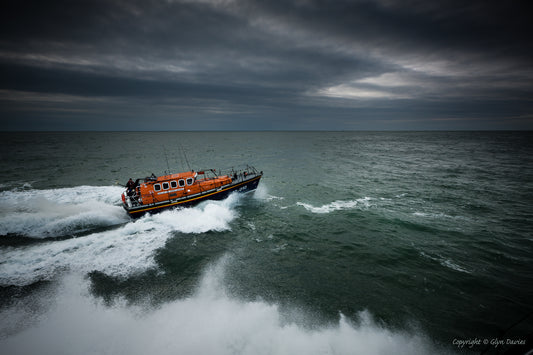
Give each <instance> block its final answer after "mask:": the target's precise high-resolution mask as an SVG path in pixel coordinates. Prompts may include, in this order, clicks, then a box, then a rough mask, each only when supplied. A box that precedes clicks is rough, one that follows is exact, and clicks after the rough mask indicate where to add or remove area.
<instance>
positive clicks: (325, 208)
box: [296, 197, 371, 213]
mask: <svg viewBox="0 0 533 355" xmlns="http://www.w3.org/2000/svg"><path fill="white" fill-rule="evenodd" d="M370 200H371V198H370V197H364V198H360V199H357V200H349V201H341V200H337V201H333V202H331V203H328V204H325V205H322V206H320V207H315V206H313V205H310V204H308V203H303V202H297V203H296V205H298V206H302V207H303V208H305V209H306V210H308V211H309V212H312V213H330V212H333V211H338V210H345V209H353V208H361V207H362V208H368V207H370Z"/></svg>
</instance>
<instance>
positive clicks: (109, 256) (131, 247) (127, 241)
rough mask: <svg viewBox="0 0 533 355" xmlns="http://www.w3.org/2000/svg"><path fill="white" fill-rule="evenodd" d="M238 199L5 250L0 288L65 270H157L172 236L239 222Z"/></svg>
mask: <svg viewBox="0 0 533 355" xmlns="http://www.w3.org/2000/svg"><path fill="white" fill-rule="evenodd" d="M238 199H239V196H238V194H233V195H230V196H229V197H228V198H227V199H226V200H223V201H206V202H203V203H201V204H200V205H198V206H196V207H194V208H186V209H178V210H169V211H165V212H162V213H159V214H155V215H146V216H144V217H142V218H140V219H138V220H135V221H131V220H130V219H129V217H128V219H127V221H130V222H129V223H126V224H122V225H119V226H117V227H116V228H113V229H108V230H105V231H102V232H96V233H92V234H88V235H85V236H83V237H78V238H71V239H64V240H50V241H47V242H43V243H37V244H33V245H28V246H22V247H17V248H5V249H4V250H2V259H3V260H2V263H0V285H19V286H21V285H28V284H31V283H33V282H35V281H38V280H50V279H53V278H54V277H55V275H56V274H57V273H58V272H64V271H65V270H70V271H74V272H78V273H82V274H84V273H88V272H91V271H94V270H97V271H101V272H104V273H106V274H108V275H113V276H121V277H124V276H128V275H131V274H134V273H138V272H143V271H146V270H147V269H150V268H156V267H157V265H156V263H155V261H154V254H155V251H156V250H157V249H159V248H161V247H163V246H164V245H165V242H166V241H167V239H168V238H169V237H171V236H173V235H174V234H173V233H172V232H175V231H178V232H184V233H204V232H207V231H224V230H229V229H230V222H231V221H232V220H233V219H234V218H236V217H237V212H236V211H235V209H234V206H235V205H236V204H237V203H238ZM122 213H124V215H125V212H124V211H122ZM56 218H57V219H62V218H63V217H56ZM51 221H54V220H53V219H51ZM31 223H34V222H30V224H31ZM183 237H185V236H183Z"/></svg>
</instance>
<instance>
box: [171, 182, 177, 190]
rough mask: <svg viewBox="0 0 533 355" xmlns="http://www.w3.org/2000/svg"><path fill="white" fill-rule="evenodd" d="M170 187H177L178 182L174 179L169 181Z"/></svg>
mask: <svg viewBox="0 0 533 355" xmlns="http://www.w3.org/2000/svg"><path fill="white" fill-rule="evenodd" d="M170 187H172V188H173V189H175V188H176V187H178V183H177V182H176V181H171V182H170Z"/></svg>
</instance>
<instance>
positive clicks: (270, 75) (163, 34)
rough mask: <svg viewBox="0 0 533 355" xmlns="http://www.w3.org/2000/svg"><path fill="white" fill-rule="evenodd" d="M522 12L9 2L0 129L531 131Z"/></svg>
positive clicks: (378, 0)
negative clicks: (131, 125) (131, 124)
mask: <svg viewBox="0 0 533 355" xmlns="http://www.w3.org/2000/svg"><path fill="white" fill-rule="evenodd" d="M525 10H526V6H525V5H522V3H520V2H505V3H504V2H501V3H500V2H486V1H480V2H467V3H463V2H459V1H444V2H443V1H439V2H434V3H428V2H425V1H414V0H413V1H407V2H406V1H401V2H400V1H390V0H375V1H305V0H302V1H293V2H290V1H231V0H228V1H224V0H204V1H155V0H154V1H140V0H139V1H50V2H42V1H20V2H12V3H10V4H7V5H2V11H1V15H0V29H1V32H0V33H1V34H0V74H1V79H0V105H1V107H0V114H1V115H2V121H3V122H4V121H5V122H6V123H4V129H77V128H80V129H122V127H124V125H125V124H126V122H134V123H135V126H134V127H136V129H432V128H435V129H446V128H450V129H476V128H479V129H486V128H494V129H505V128H518V129H523V128H529V129H531V128H533V112H532V111H533V103H532V100H531V97H532V92H533V90H532V87H533V84H532V83H533V70H532V66H531V63H533V53H532V48H531V45H530V44H529V42H530V41H529V38H528V37H527V34H528V33H531V29H532V28H531V27H532V25H531V24H530V21H528V18H527V11H525ZM147 115H148V116H150V121H149V122H147V121H146V117H147ZM10 118H16V120H13V119H10ZM8 121H9V123H7V122H8ZM158 123H159V124H160V125H159V126H158ZM27 125H29V126H27Z"/></svg>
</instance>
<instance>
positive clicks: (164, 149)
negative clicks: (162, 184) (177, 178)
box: [163, 146, 170, 175]
mask: <svg viewBox="0 0 533 355" xmlns="http://www.w3.org/2000/svg"><path fill="white" fill-rule="evenodd" d="M163 151H164V152H165V160H166V161H167V171H166V174H165V175H168V174H170V165H168V156H167V148H166V147H165V146H163Z"/></svg>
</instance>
